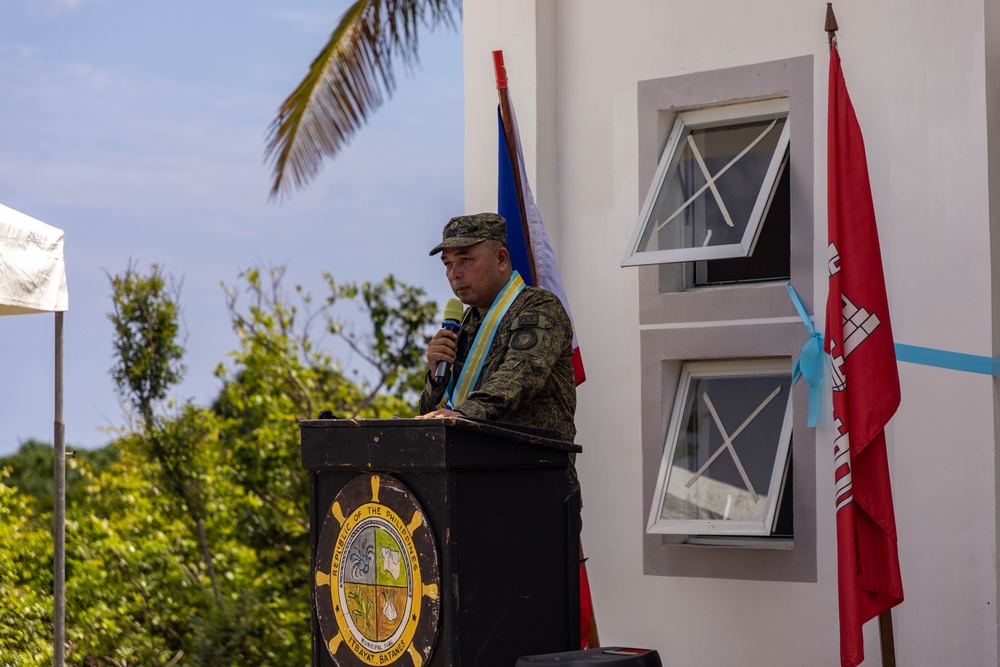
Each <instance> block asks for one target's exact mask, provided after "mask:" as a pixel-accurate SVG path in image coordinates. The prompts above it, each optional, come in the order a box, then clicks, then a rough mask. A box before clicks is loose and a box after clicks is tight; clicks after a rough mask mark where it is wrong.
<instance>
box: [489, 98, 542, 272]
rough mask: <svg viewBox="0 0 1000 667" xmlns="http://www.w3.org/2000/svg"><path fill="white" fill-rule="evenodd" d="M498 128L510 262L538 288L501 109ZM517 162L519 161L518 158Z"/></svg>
mask: <svg viewBox="0 0 1000 667" xmlns="http://www.w3.org/2000/svg"><path fill="white" fill-rule="evenodd" d="M497 127H498V129H499V132H498V135H499V137H500V148H499V150H497V155H498V156H499V159H498V164H497V176H498V184H497V213H499V214H500V215H502V216H503V217H504V219H506V220H507V248H508V250H510V262H511V265H512V266H513V267H514V270H515V271H517V272H518V273H520V274H521V279H522V280H524V283H525V284H526V285H534V284H535V277H534V276H533V275H532V273H531V264H530V262H529V261H528V244H527V243H526V241H525V239H524V225H523V224H522V221H521V206H520V205H519V203H518V201H517V186H516V185H515V182H514V161H513V160H511V156H510V154H509V153H508V152H507V136H506V134H504V131H503V122H502V121H501V120H500V109H499V108H498V109H497ZM515 159H516V158H515Z"/></svg>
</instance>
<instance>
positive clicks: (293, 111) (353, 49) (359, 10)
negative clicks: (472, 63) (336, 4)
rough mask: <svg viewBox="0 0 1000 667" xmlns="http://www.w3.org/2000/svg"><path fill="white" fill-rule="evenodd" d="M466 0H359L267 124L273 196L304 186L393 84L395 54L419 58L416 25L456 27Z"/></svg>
mask: <svg viewBox="0 0 1000 667" xmlns="http://www.w3.org/2000/svg"><path fill="white" fill-rule="evenodd" d="M460 13H461V0H357V2H355V3H354V4H353V5H351V6H350V7H349V8H348V9H347V11H346V12H344V15H343V16H341V17H340V23H339V25H337V28H336V29H335V30H334V31H333V34H332V35H330V39H329V40H327V42H326V44H325V45H324V46H323V49H322V50H321V51H320V53H319V55H318V56H316V59H315V60H314V61H313V63H312V65H310V67H309V72H308V73H307V74H306V76H305V78H304V79H303V80H302V82H301V83H300V84H299V85H298V87H297V88H296V89H295V90H294V92H292V94H291V95H289V96H288V99H286V100H285V101H284V103H282V105H281V107H280V109H279V110H278V116H277V117H276V118H275V119H274V121H272V123H271V126H270V128H269V130H268V137H267V150H266V159H267V160H268V161H272V160H273V162H274V171H273V175H274V183H273V184H272V187H271V197H272V198H274V197H276V196H279V195H284V194H286V193H287V192H288V191H289V189H290V188H291V187H293V186H294V187H295V188H298V189H301V188H302V187H303V186H305V184H306V183H307V182H308V181H309V180H310V179H311V178H313V177H314V176H315V175H316V174H317V173H319V170H320V167H321V165H322V162H323V159H324V158H332V157H334V156H335V155H336V154H337V153H338V152H339V151H340V150H341V149H342V148H343V147H344V146H346V145H347V144H348V143H349V142H350V140H351V138H352V137H353V136H354V134H355V132H357V131H358V130H359V129H360V128H361V126H362V125H363V124H364V123H365V122H366V121H367V119H368V116H369V115H370V114H371V113H372V112H373V111H375V110H376V109H378V108H379V107H380V106H381V105H382V103H383V102H384V101H385V100H386V99H387V98H389V97H391V96H392V93H393V91H394V90H395V88H396V80H395V75H394V73H393V59H394V58H397V57H398V58H400V59H401V60H402V61H403V64H404V65H406V66H407V67H408V68H409V67H412V66H413V64H414V63H416V62H417V61H418V56H417V28H418V26H420V25H423V26H425V27H427V28H429V29H434V28H436V27H437V26H439V25H441V24H442V23H445V24H447V25H449V26H453V25H454V23H455V16H456V15H459V14H460Z"/></svg>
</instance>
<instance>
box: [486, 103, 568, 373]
mask: <svg viewBox="0 0 1000 667" xmlns="http://www.w3.org/2000/svg"><path fill="white" fill-rule="evenodd" d="M508 94H509V93H508ZM510 116H511V126H512V127H513V128H514V146H515V150H516V153H517V155H516V156H515V158H516V160H515V159H512V158H511V155H510V151H508V150H507V135H506V133H505V132H504V128H503V121H502V120H501V119H500V114H499V111H498V112H497V121H498V126H499V129H500V131H499V136H500V147H499V150H498V155H499V164H498V169H497V172H498V175H499V184H498V188H497V213H499V214H500V215H502V216H503V217H504V218H505V219H506V220H507V246H508V248H509V250H510V259H511V264H512V265H513V267H514V269H515V270H516V271H517V272H518V273H520V274H521V278H522V279H523V280H524V282H525V283H526V284H528V285H535V286H537V287H541V288H543V289H547V290H548V291H550V292H552V293H553V294H555V295H556V296H557V297H559V300H560V301H561V302H562V305H563V308H565V309H566V314H567V315H569V319H570V322H572V321H573V313H572V312H570V309H569V300H568V299H567V298H566V290H565V289H563V285H562V279H561V278H560V277H559V267H558V266H557V265H556V255H555V253H554V252H553V251H552V246H551V245H550V244H549V237H548V236H547V235H546V234H545V226H544V225H543V224H542V217H541V215H539V213H538V207H537V206H535V198H534V197H533V196H532V194H531V186H530V185H528V178H527V176H526V174H525V171H524V157H523V155H522V153H521V137H520V134H519V133H518V131H517V116H516V115H515V114H514V105H513V103H511V105H510ZM518 191H520V194H521V195H522V196H523V206H522V200H521V199H519V198H518V194H519V192H518ZM522 214H523V216H522ZM525 219H526V220H527V224H526V225H525V224H523V223H522V220H525ZM525 229H527V234H528V238H527V239H526V238H525V231H524V230H525ZM529 247H530V248H531V256H532V258H533V259H534V269H535V270H534V271H532V263H531V261H530V260H529V259H528V248H529ZM573 373H574V375H575V376H576V383H577V384H578V385H579V384H581V383H582V382H583V381H584V380H586V379H587V376H586V374H585V373H584V370H583V359H582V357H581V356H580V344H579V341H578V340H577V338H576V328H575V327H574V329H573Z"/></svg>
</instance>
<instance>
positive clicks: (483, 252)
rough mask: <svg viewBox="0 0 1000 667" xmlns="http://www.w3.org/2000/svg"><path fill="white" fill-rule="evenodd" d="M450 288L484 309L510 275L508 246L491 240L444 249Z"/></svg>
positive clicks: (459, 297)
mask: <svg viewBox="0 0 1000 667" xmlns="http://www.w3.org/2000/svg"><path fill="white" fill-rule="evenodd" d="M441 261H442V262H443V263H444V268H445V273H446V275H447V276H448V283H449V284H450V285H451V291H452V292H454V293H455V296H457V297H458V299H459V301H461V302H462V303H464V304H465V305H467V306H472V307H473V308H476V309H478V310H479V312H480V313H485V312H486V311H487V310H489V308H490V306H492V305H493V300H494V299H496V296H497V294H499V293H500V290H502V289H503V286H504V285H505V284H506V283H507V279H508V278H510V257H509V255H508V254H507V249H506V248H504V247H502V246H498V245H496V244H493V243H489V242H486V241H484V242H482V243H477V244H475V245H469V246H461V247H458V248H445V249H444V250H442V251H441Z"/></svg>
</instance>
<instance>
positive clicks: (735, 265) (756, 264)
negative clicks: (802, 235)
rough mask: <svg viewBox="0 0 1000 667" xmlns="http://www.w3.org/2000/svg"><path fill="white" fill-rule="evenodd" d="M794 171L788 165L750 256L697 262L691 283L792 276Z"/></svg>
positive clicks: (728, 281)
mask: <svg viewBox="0 0 1000 667" xmlns="http://www.w3.org/2000/svg"><path fill="white" fill-rule="evenodd" d="M790 171H791V170H790V169H789V168H788V165H787V164H786V165H785V168H784V169H783V170H782V175H781V178H780V179H778V183H777V185H776V186H775V190H774V195H773V196H772V197H771V203H770V206H768V208H767V213H766V214H765V216H764V221H763V222H762V223H761V226H760V232H759V233H758V237H757V243H756V244H755V245H754V249H753V252H752V253H751V254H750V255H748V256H746V257H730V258H727V259H709V260H703V261H700V262H696V263H695V267H694V272H693V273H694V275H693V277H692V279H691V280H690V282H689V284H691V285H694V286H697V287H703V286H706V285H725V284H730V283H748V282H763V281H767V280H788V279H789V277H790V276H791V251H792V244H791V238H792V226H791V220H792V216H791V210H790V201H791V195H790V192H789V173H790ZM661 266H667V265H661ZM664 282H666V281H664Z"/></svg>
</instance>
